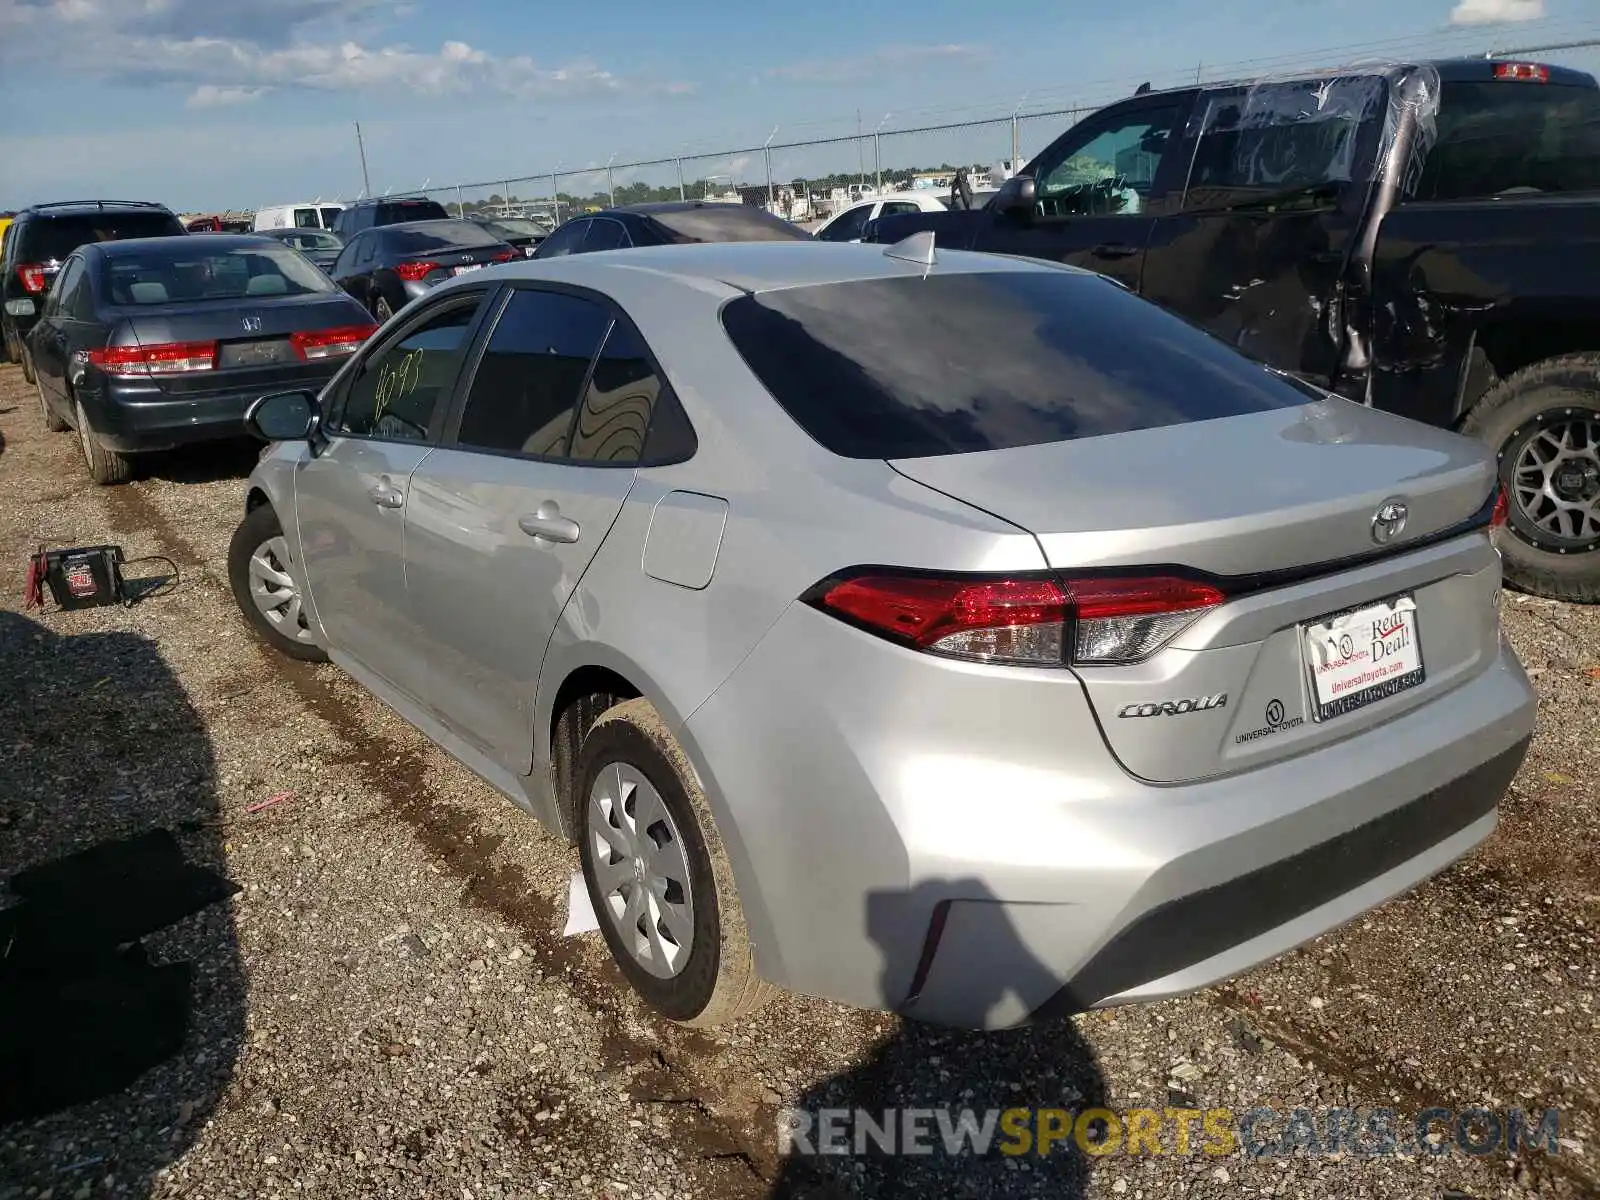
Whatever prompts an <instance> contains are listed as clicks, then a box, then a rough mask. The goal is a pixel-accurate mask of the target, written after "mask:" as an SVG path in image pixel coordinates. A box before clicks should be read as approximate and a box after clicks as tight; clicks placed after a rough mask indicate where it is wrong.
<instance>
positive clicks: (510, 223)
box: [466, 213, 550, 258]
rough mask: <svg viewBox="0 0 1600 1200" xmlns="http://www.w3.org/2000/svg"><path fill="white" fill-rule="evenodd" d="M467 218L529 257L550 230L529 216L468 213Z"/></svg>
mask: <svg viewBox="0 0 1600 1200" xmlns="http://www.w3.org/2000/svg"><path fill="white" fill-rule="evenodd" d="M466 219H467V220H469V221H471V222H472V223H473V224H474V225H478V226H481V227H482V228H483V229H486V230H488V232H489V233H491V234H493V235H494V236H495V237H497V238H499V239H500V240H501V241H502V242H504V243H505V244H506V245H508V246H510V247H511V248H512V249H513V250H520V251H521V252H522V253H523V254H524V255H526V256H527V257H529V258H532V257H533V252H534V251H535V250H537V249H538V248H539V243H540V242H542V241H544V239H545V238H546V237H548V236H549V234H550V230H549V229H547V228H546V227H545V226H543V225H541V224H539V222H538V221H530V220H529V219H528V218H527V217H485V216H479V215H473V214H470V213H469V214H468V215H467V218H466Z"/></svg>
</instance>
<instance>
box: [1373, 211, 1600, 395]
mask: <svg viewBox="0 0 1600 1200" xmlns="http://www.w3.org/2000/svg"><path fill="white" fill-rule="evenodd" d="M1372 334H1373V337H1372V344H1373V372H1372V403H1373V404H1374V406H1375V407H1378V408H1383V409H1388V410H1390V411H1392V412H1398V413H1401V414H1402V415H1404V416H1408V417H1413V418H1415V419H1417V420H1422V421H1426V422H1428V423H1429V424H1433V425H1446V426H1449V425H1454V424H1455V423H1456V422H1457V421H1458V420H1459V419H1460V418H1461V417H1462V416H1463V415H1465V409H1466V408H1467V407H1470V405H1471V403H1472V401H1474V400H1475V399H1476V398H1477V396H1478V395H1479V394H1481V392H1482V390H1483V382H1482V376H1483V371H1482V366H1483V365H1484V364H1483V363H1482V357H1483V356H1479V355H1475V354H1474V350H1475V349H1479V348H1481V349H1482V350H1483V351H1484V353H1485V354H1486V355H1487V356H1488V357H1489V358H1490V359H1499V360H1500V362H1501V363H1502V364H1509V365H1510V366H1511V367H1513V368H1514V367H1517V366H1522V365H1526V362H1529V361H1537V360H1538V359H1539V358H1542V357H1548V356H1552V355H1554V354H1559V353H1570V352H1572V351H1574V350H1578V349H1585V348H1587V349H1593V348H1600V196H1593V195H1590V196H1574V197H1561V198H1554V197H1548V196H1507V197H1502V198H1499V199H1489V200H1475V201H1457V202H1450V203H1416V202H1413V203H1409V204H1403V205H1400V206H1398V207H1396V208H1394V209H1393V210H1391V211H1390V212H1389V213H1388V214H1387V215H1386V216H1385V217H1384V218H1383V224H1382V226H1381V227H1380V228H1379V232H1378V242H1377V248H1376V252H1375V254H1374V259H1373V266H1372Z"/></svg>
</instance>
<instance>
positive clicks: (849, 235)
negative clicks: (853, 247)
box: [817, 204, 872, 242]
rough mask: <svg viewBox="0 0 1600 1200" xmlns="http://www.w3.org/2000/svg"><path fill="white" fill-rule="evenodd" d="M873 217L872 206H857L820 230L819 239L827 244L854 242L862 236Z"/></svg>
mask: <svg viewBox="0 0 1600 1200" xmlns="http://www.w3.org/2000/svg"><path fill="white" fill-rule="evenodd" d="M871 216H872V205H870V204H861V205H857V206H856V207H855V208H852V209H849V210H848V211H846V212H844V213H841V214H840V215H839V219H838V220H837V221H834V222H832V223H831V224H830V225H829V226H828V227H827V228H826V229H822V230H819V231H818V233H817V237H819V238H820V239H821V240H823V241H825V242H853V241H855V239H856V238H858V237H860V236H861V231H862V230H863V229H865V228H866V227H867V221H868V219H869V218H871Z"/></svg>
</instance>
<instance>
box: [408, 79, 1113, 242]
mask: <svg viewBox="0 0 1600 1200" xmlns="http://www.w3.org/2000/svg"><path fill="white" fill-rule="evenodd" d="M1095 107H1096V106H1094V105H1083V106H1079V107H1071V108H1057V109H1051V110H1049V111H1044V112H1029V113H1021V112H1018V113H1015V114H1012V115H1010V116H1003V117H990V118H984V119H980V120H972V121H961V122H956V123H952V124H943V125H926V126H921V127H918V128H910V129H876V130H873V131H872V132H870V133H866V132H863V133H861V134H859V135H846V136H843V137H830V138H814V139H810V140H806V141H787V142H777V141H770V142H768V143H766V144H764V145H751V146H745V147H742V148H737V149H730V150H715V151H699V150H697V151H694V152H690V150H689V148H688V147H685V148H684V151H683V152H682V153H679V154H675V155H672V156H670V157H662V158H654V159H645V160H639V161H634V162H610V163H606V164H604V165H599V164H586V165H584V166H582V167H575V166H571V165H563V164H561V163H556V164H554V165H553V166H552V167H551V169H550V171H549V172H548V173H543V174H535V175H526V174H522V175H516V176H511V177H507V178H504V179H490V180H480V181H478V182H475V183H457V184H447V185H445V186H442V187H440V186H434V187H430V188H427V189H419V190H416V191H412V192H404V193H401V192H394V193H391V194H393V195H426V196H428V197H430V198H432V199H435V200H437V201H439V202H440V203H441V204H443V205H444V206H445V207H446V208H447V209H448V210H449V211H450V213H451V214H452V215H460V214H461V213H463V212H465V213H468V214H475V213H476V214H482V215H485V216H488V215H500V216H522V217H532V218H535V219H539V218H543V219H547V220H550V221H553V222H555V223H557V224H559V223H560V222H561V221H563V220H565V219H566V218H568V217H570V216H571V215H573V213H575V212H581V211H583V210H585V209H594V208H604V207H608V206H612V205H616V204H639V203H644V202H647V201H651V200H679V199H684V200H688V199H729V200H731V199H735V198H737V199H739V200H742V201H744V202H746V203H755V204H770V205H771V207H772V208H773V209H774V210H775V211H777V212H779V213H781V214H783V215H786V216H791V217H793V218H794V219H795V220H807V219H815V218H817V217H820V216H824V215H827V212H828V211H829V210H830V208H831V207H833V206H835V205H836V204H837V203H838V202H839V197H838V196H837V195H836V189H847V188H848V187H849V185H851V184H855V185H857V186H858V187H859V188H862V189H872V190H885V189H888V190H899V189H903V188H906V187H911V186H916V185H919V184H920V185H922V186H940V185H941V184H942V186H943V187H944V188H946V189H947V188H948V186H949V184H948V176H949V175H950V174H951V173H953V172H954V170H955V169H956V168H957V167H967V168H968V169H969V170H973V169H974V168H976V169H977V171H976V172H975V173H976V174H978V175H979V176H980V178H979V179H978V180H976V181H975V184H974V186H980V185H981V184H982V183H983V182H984V181H983V179H982V176H983V175H984V174H987V175H988V177H989V186H994V187H998V186H999V184H1000V182H1001V180H1002V179H1003V178H1004V176H1005V175H1006V174H1007V173H1008V172H1007V171H1006V170H1003V169H997V168H1003V167H1005V166H1007V165H1009V167H1010V169H1011V170H1015V168H1016V167H1017V166H1019V165H1021V164H1022V163H1025V162H1027V161H1028V160H1029V159H1030V158H1031V157H1032V156H1033V155H1035V154H1037V153H1038V152H1039V151H1040V150H1042V149H1044V148H1045V146H1047V145H1048V144H1049V143H1050V142H1051V141H1052V140H1054V139H1055V138H1056V137H1058V136H1059V135H1060V134H1061V133H1062V132H1063V131H1064V130H1066V129H1067V128H1068V127H1069V126H1071V125H1073V124H1075V123H1076V122H1077V121H1078V120H1080V119H1081V118H1082V117H1084V116H1086V115H1087V114H1088V113H1090V112H1093V111H1094V109H1095Z"/></svg>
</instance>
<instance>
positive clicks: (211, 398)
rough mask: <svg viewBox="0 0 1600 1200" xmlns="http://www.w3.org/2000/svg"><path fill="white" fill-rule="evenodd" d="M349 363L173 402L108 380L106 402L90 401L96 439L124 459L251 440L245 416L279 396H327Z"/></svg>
mask: <svg viewBox="0 0 1600 1200" xmlns="http://www.w3.org/2000/svg"><path fill="white" fill-rule="evenodd" d="M344 361H345V360H344V359H337V360H332V361H330V362H329V363H328V364H327V365H326V367H323V366H322V365H320V364H319V365H318V366H317V367H315V368H299V369H297V370H296V372H295V377H294V379H293V380H292V381H291V382H284V383H281V384H279V385H277V386H275V387H274V386H264V385H262V384H259V383H258V384H254V385H251V386H247V387H239V388H230V389H226V390H220V391H216V392H204V393H201V394H198V395H193V396H168V395H164V394H162V393H160V392H158V391H157V390H156V389H154V388H152V387H151V386H150V385H149V384H147V383H138V382H134V381H127V382H123V381H119V380H108V381H107V382H106V385H105V391H104V393H103V399H102V401H101V402H100V403H98V404H95V403H93V402H92V401H91V399H90V398H89V397H88V396H85V397H84V407H85V408H86V409H87V410H88V411H89V424H90V426H91V427H92V428H93V429H94V432H95V435H96V437H98V438H99V440H100V442H101V443H102V444H103V445H104V446H105V447H106V448H107V449H110V450H114V451H116V452H117V453H119V454H138V453H145V452H150V451H157V450H171V449H174V448H175V447H178V446H186V445H189V444H191V443H194V442H210V441H226V440H228V439H231V438H243V437H247V436H249V435H248V433H247V431H246V429H245V425H244V414H245V410H246V409H247V408H249V407H250V405H251V404H252V403H253V402H254V401H256V400H257V399H259V398H260V397H261V396H264V395H267V394H268V393H270V392H274V391H287V390H290V389H305V390H307V391H312V392H317V391H321V389H322V388H323V386H324V385H326V384H327V382H328V381H329V380H330V379H332V378H333V377H334V375H335V374H336V373H337V372H338V369H339V368H340V367H341V366H343V365H344Z"/></svg>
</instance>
